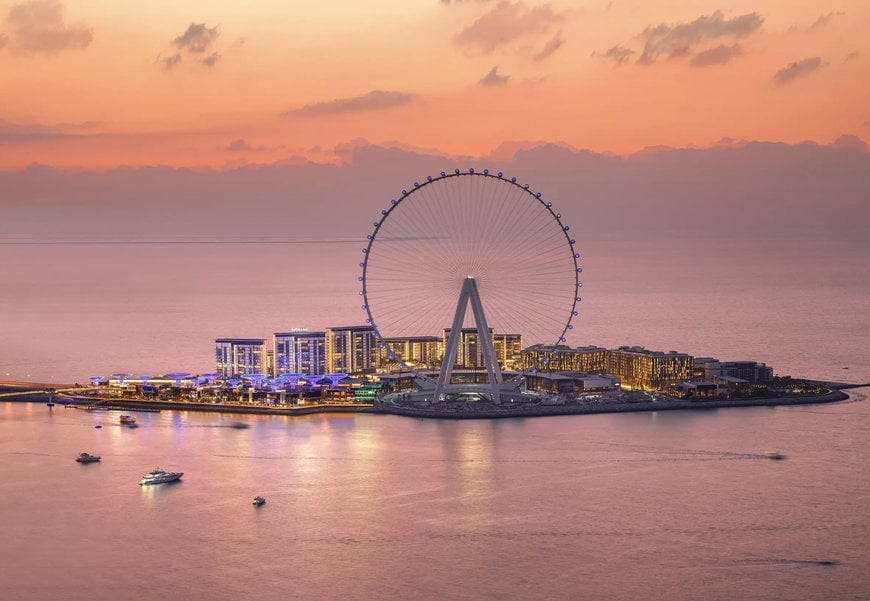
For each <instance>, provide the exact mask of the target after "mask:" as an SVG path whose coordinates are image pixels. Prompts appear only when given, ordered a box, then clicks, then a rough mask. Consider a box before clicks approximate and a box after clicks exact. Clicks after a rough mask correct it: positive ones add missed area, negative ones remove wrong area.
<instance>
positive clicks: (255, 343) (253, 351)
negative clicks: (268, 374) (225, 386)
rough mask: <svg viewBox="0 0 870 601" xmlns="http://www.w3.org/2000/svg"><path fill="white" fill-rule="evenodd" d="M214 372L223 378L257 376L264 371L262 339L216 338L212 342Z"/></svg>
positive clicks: (264, 353) (263, 344)
mask: <svg viewBox="0 0 870 601" xmlns="http://www.w3.org/2000/svg"><path fill="white" fill-rule="evenodd" d="M214 349H215V363H216V369H215V371H216V372H217V373H218V374H219V375H220V376H221V377H223V378H237V377H239V376H242V375H244V374H259V373H263V371H264V369H265V357H266V341H265V340H264V339H263V338H218V339H217V340H215V341H214Z"/></svg>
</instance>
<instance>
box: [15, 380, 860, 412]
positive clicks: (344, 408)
mask: <svg viewBox="0 0 870 601" xmlns="http://www.w3.org/2000/svg"><path fill="white" fill-rule="evenodd" d="M829 384H832V383H829ZM38 386H39V385H33V384H31V385H28V384H26V383H14V384H11V385H10V384H3V383H0V393H4V392H5V393H14V395H12V396H0V400H6V401H13V402H34V403H39V402H46V401H47V400H48V398H49V394H48V393H47V392H45V391H44V389H43V388H41V387H38ZM864 386H866V385H861V384H854V385H853V384H838V385H837V386H836V388H834V387H833V386H832V387H831V390H830V392H827V393H825V394H820V395H806V396H788V397H774V398H757V399H739V400H724V399H713V400H679V399H664V400H658V401H643V402H627V403H595V402H587V403H583V404H577V403H573V404H565V405H535V406H532V407H510V408H507V407H504V408H496V407H494V406H492V405H488V406H485V405H472V404H468V405H464V406H462V407H461V409H457V408H455V407H450V408H448V407H444V408H436V409H432V408H420V407H405V406H400V405H393V404H388V403H379V404H376V405H331V404H330V405H310V406H306V407H292V408H290V407H287V408H274V407H265V406H254V407H252V406H244V405H226V404H218V403H214V404H212V403H209V404H206V403H179V402H173V401H144V400H139V399H108V400H106V399H101V400H100V404H99V405H97V408H98V409H101V410H112V409H126V410H132V411H135V410H141V411H154V410H158V411H159V410H161V409H166V410H175V411H199V412H212V413H229V414H233V413H235V414H250V415H284V416H294V415H316V414H322V413H345V414H348V413H349V414H356V413H370V414H376V415H398V416H403V417H413V418H429V419H501V418H511V417H548V416H556V415H594V414H604V413H638V412H651V411H679V410H698V409H734V408H741V407H779V406H793V405H814V404H824V403H837V402H841V401H845V400H847V399H849V398H850V397H849V395H848V394H846V393H845V392H842V389H844V388H861V387H864ZM73 390H75V389H74V388H70V389H67V391H66V392H65V393H60V392H58V393H55V395H54V398H55V403H56V405H57V406H62V405H76V404H77V403H82V404H86V405H94V399H93V398H90V397H77V396H75V395H74V394H72V391H73Z"/></svg>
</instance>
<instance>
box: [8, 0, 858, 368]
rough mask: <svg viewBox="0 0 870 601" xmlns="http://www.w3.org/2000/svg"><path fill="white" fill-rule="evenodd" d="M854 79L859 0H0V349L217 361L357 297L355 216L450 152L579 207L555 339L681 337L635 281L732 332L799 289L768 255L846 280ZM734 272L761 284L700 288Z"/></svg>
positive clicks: (347, 308) (16, 358)
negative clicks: (693, 297)
mask: <svg viewBox="0 0 870 601" xmlns="http://www.w3.org/2000/svg"><path fill="white" fill-rule="evenodd" d="M868 82H870V3H868V2H867V1H866V0H841V1H838V2H834V3H832V2H828V1H826V2H800V3H798V2H794V1H793V0H753V1H749V0H747V1H743V0H734V1H730V2H727V1H706V0H704V1H700V0H685V1H682V2H665V1H661V2H651V1H648V0H623V1H620V0H614V1H605V0H594V1H589V2H562V1H551V2H537V1H532V0H492V1H486V0H465V1H457V0H452V1H449V2H448V1H439V0H425V1H423V0H372V1H370V2H366V3H362V2H348V1H342V2H339V1H338V0H319V1H318V2H295V1H288V0H280V1H277V0H276V1H271V0H258V1H257V2H242V1H236V0H211V1H208V2H206V1H199V0H186V1H184V2H178V1H177V0H153V1H152V2H149V3H147V4H142V3H134V2H128V1H115V2H106V1H105V0H24V1H20V0H11V1H9V0H0V283H2V284H3V285H2V286H0V339H2V340H3V342H4V348H5V349H7V350H6V351H5V355H3V356H0V367H2V366H3V365H6V366H7V368H6V369H5V370H4V371H3V373H7V372H9V373H13V372H14V373H21V374H23V376H22V377H27V375H28V374H29V373H35V372H33V371H32V370H33V369H35V368H34V367H33V366H35V365H43V367H44V368H45V369H48V370H50V371H51V373H54V372H57V373H60V372H59V371H58V370H61V369H64V367H63V366H67V368H66V369H67V371H69V370H70V369H72V368H70V367H69V365H71V363H70V361H71V359H70V357H73V356H75V357H78V359H79V362H80V363H81V364H82V366H80V367H77V368H76V369H77V370H80V371H87V370H88V369H91V368H88V367H86V365H92V366H94V367H92V369H97V367H96V365H98V364H100V365H101V364H102V363H101V362H105V361H108V360H110V359H111V360H112V361H115V364H114V365H116V366H117V368H118V369H126V367H125V366H129V369H133V366H141V368H142V369H148V370H153V369H157V368H156V367H149V366H151V365H153V363H151V362H149V361H150V358H154V357H158V356H159V357H164V355H165V353H166V352H167V351H166V348H167V345H166V339H173V338H172V337H173V336H175V337H176V338H174V340H178V341H179V342H178V347H177V349H178V352H179V353H180V354H181V355H185V356H189V357H191V358H192V357H194V356H196V357H199V358H198V359H196V360H195V361H194V360H193V359H191V361H192V363H193V364H194V365H187V364H186V360H185V359H184V358H183V357H174V356H173V357H164V358H165V359H166V361H167V362H169V363H171V364H172V365H174V366H177V369H176V368H171V369H176V371H177V370H178V369H205V367H202V366H205V365H207V364H208V363H209V362H210V357H211V351H212V348H211V343H212V340H213V339H214V338H215V337H220V336H251V335H253V336H259V335H265V334H264V333H268V332H274V331H278V330H281V329H284V328H288V327H291V326H293V325H306V324H307V325H310V324H323V325H329V324H332V325H335V324H342V323H343V324H347V325H350V324H353V323H358V322H359V321H360V319H362V317H361V316H360V313H359V311H360V309H359V305H358V296H357V293H358V289H359V283H358V276H359V271H358V267H357V265H358V263H359V261H360V257H361V255H360V250H361V249H360V246H361V245H362V243H364V242H365V239H366V236H367V235H368V234H370V233H371V231H372V224H373V220H375V219H379V218H380V215H381V212H382V211H383V210H384V208H385V207H389V206H390V199H394V198H397V197H398V196H399V195H400V194H401V191H402V189H404V188H410V187H411V186H412V185H413V183H414V181H417V180H421V181H422V179H423V178H425V177H426V176H427V175H437V174H438V173H439V172H441V171H448V170H450V171H452V170H453V169H461V170H468V169H470V168H475V169H477V170H483V169H485V168H488V169H490V172H493V173H494V172H497V171H503V172H504V173H505V174H506V175H508V176H513V177H516V178H517V180H518V181H519V182H521V183H523V184H529V186H530V190H532V191H534V192H536V193H537V192H540V193H542V194H543V198H545V199H547V200H548V201H552V202H553V206H554V209H555V210H558V211H559V212H560V214H561V215H562V221H563V222H564V223H565V224H567V225H569V226H570V227H571V232H572V235H574V236H576V238H577V241H578V245H577V246H578V249H579V250H580V251H581V252H582V253H583V259H582V266H583V268H584V278H585V281H584V283H585V284H586V286H585V288H584V290H585V291H586V294H584V297H586V298H585V300H584V303H585V306H586V307H587V310H586V313H585V314H586V315H587V317H586V318H585V320H586V321H581V323H580V324H578V326H579V327H578V328H576V329H574V330H573V332H572V334H571V336H572V338H571V340H570V342H571V344H580V343H584V344H600V343H603V342H606V343H608V344H610V343H611V342H616V341H617V339H618V341H619V343H631V344H635V343H642V344H648V345H650V346H651V347H652V348H658V347H659V345H660V344H661V345H665V343H664V342H662V341H670V340H673V341H684V340H685V339H686V336H687V333H686V330H685V321H686V320H685V317H681V316H679V315H675V319H674V322H673V324H675V325H673V327H671V326H668V327H671V330H672V331H670V332H667V331H665V330H666V329H667V328H664V326H663V327H662V328H649V327H647V322H646V321H644V320H643V319H641V321H640V322H634V321H632V319H633V318H634V317H638V316H636V315H635V313H638V311H639V309H638V306H640V305H636V303H640V304H642V303H643V300H642V298H643V297H636V296H635V287H640V288H642V287H643V286H644V285H647V286H662V287H664V288H666V289H670V287H671V286H676V288H675V289H680V288H679V287H680V285H683V286H685V287H687V288H688V289H690V290H692V291H693V293H694V291H695V290H697V291H698V294H703V302H701V303H698V306H700V307H702V308H703V315H704V316H705V317H704V318H703V319H707V317H706V316H709V315H716V316H725V317H726V318H727V319H725V321H724V322H723V323H726V322H727V323H733V322H734V321H735V320H737V321H740V320H743V319H744V318H746V319H748V321H746V324H748V325H747V328H748V330H749V331H750V332H751V331H753V329H754V326H753V325H752V324H753V323H755V322H753V321H752V320H753V319H755V320H761V321H762V322H764V321H765V320H766V319H767V318H765V317H764V315H767V314H769V310H770V307H768V303H766V301H761V300H758V299H764V298H768V297H770V298H775V299H777V300H776V301H775V302H774V303H773V305H775V307H777V308H780V309H781V308H782V307H788V306H790V305H789V303H790V302H797V301H799V300H801V299H802V298H803V296H802V295H801V294H800V293H798V294H795V293H794V292H793V290H792V288H787V289H785V288H783V286H779V287H778V286H777V285H776V284H775V282H773V281H772V280H775V279H776V277H780V279H781V280H782V279H783V278H784V281H785V280H787V281H788V282H792V281H797V282H800V281H801V279H802V278H804V277H811V275H809V274H812V273H828V272H829V271H830V272H831V273H834V274H837V277H838V278H839V279H837V280H836V284H835V285H833V286H834V288H835V289H833V290H832V297H831V298H832V299H837V298H840V297H841V296H842V293H843V292H844V291H849V290H852V289H853V288H852V287H853V284H854V285H855V286H858V288H857V290H859V292H858V293H850V294H852V296H849V298H853V297H854V298H858V299H863V298H864V297H863V296H862V294H863V293H861V292H860V290H863V288H861V287H860V285H864V283H865V282H867V281H870V279H868V277H870V276H868V272H867V268H866V267H865V266H866V265H867V264H868V261H867V258H868V257H870V238H868V237H867V231H870V203H868V199H870V148H868V144H867V142H868V141H870V85H868ZM227 242H231V243H232V244H227ZM315 242H316V243H318V244H312V243H315ZM68 243H69V244H68ZM163 243H168V244H163ZM200 243H206V244H200ZM659 266H660V267H659ZM782 266H786V267H787V269H786V268H782V269H781V267H782ZM804 266H807V268H806V269H808V270H809V271H807V272H806V273H805V271H804ZM723 270H725V272H726V273H725V275H722V274H723ZM812 270H815V271H812ZM717 274H718V275H717ZM770 274H773V276H770ZM570 275H571V277H574V274H573V273H572V274H570ZM605 276H608V277H611V276H612V278H613V280H612V281H613V282H617V283H619V284H620V285H624V286H625V287H626V290H627V291H626V292H625V294H624V295H623V296H619V295H618V294H617V295H614V293H613V291H612V290H611V291H610V292H608V288H607V286H606V284H607V282H606V281H605V279H606V278H605ZM769 276H770V277H769ZM774 276H776V277H774ZM745 281H752V282H760V283H761V284H763V283H765V282H771V283H770V288H769V289H768V290H766V291H765V290H762V289H759V290H757V291H756V292H754V293H753V294H754V297H753V298H754V299H755V300H758V302H757V303H756V304H757V305H759V307H760V308H759V309H758V310H756V309H754V308H751V307H749V306H748V305H745V304H740V303H738V305H736V306H732V305H731V304H730V303H729V301H728V298H729V296H728V294H719V293H716V292H714V291H715V290H717V286H719V289H720V290H721V287H722V286H726V283H727V282H737V283H738V284H740V285H743V283H745ZM52 282H54V283H56V285H54V286H52V285H51V283H52ZM155 282H161V284H160V285H158V286H155V285H154V283H155ZM780 283H781V282H780ZM761 284H759V285H761ZM789 285H791V284H789ZM799 289H800V287H799V286H798V290H799ZM46 290H50V294H46ZM209 290H210V291H211V292H205V293H203V291H209ZM766 294H767V295H768V296H765V295H766ZM846 296H848V295H846ZM620 299H623V300H624V301H625V302H624V303H623V304H621V305H620ZM741 301H742V299H741ZM747 302H748V301H747ZM596 303H597V304H596ZM841 304H842V303H841ZM857 304H858V305H859V304H860V302H859V303H857ZM616 306H621V307H624V308H625V309H626V312H624V313H622V314H620V313H619V312H618V311H616V309H614V308H613V307H616ZM849 306H852V305H849ZM856 306H857V305H856ZM143 307H144V308H143ZM134 308H135V310H133V309H134ZM777 310H778V309H777ZM734 311H738V313H737V314H736V317H733V319H732V317H729V316H734V315H735V314H734ZM826 311H827V312H829V313H830V314H831V315H830V316H832V318H833V317H837V316H843V315H851V313H849V312H848V311H847V310H844V309H843V308H842V307H841V308H839V309H838V308H837V305H836V302H835V301H834V300H832V301H831V302H829V303H828V304H825V305H824V306H818V307H816V306H813V307H812V308H811V309H806V308H805V307H804V306H803V305H802V306H801V307H799V308H797V309H794V310H782V311H779V312H781V313H782V314H783V315H787V316H788V317H789V319H792V320H793V321H792V322H789V324H788V325H786V326H783V327H782V328H780V329H782V330H783V331H787V332H798V331H801V330H800V326H801V324H804V323H815V322H816V321H818V319H820V317H821V313H824V312H826ZM775 312H776V310H775ZM326 313H328V315H326ZM809 313H812V315H810V314H809ZM777 314H778V313H777ZM149 315H150V317H149ZM747 316H748V317H747ZM830 316H829V317H830ZM862 316H863V312H861V314H860V315H859V314H858V312H857V311H856V312H855V315H854V316H853V317H854V318H853V317H849V318H848V319H846V320H845V323H847V324H852V323H864V322H863V321H861V320H862V319H864V320H865V321H866V318H864V317H862ZM810 318H812V319H810ZM149 319H150V321H149ZM596 320H597V321H596ZM729 320H730V321H729ZM814 320H815V321H814ZM119 324H120V325H119ZM584 324H585V325H584ZM595 324H598V325H597V326H596V325H595ZM318 327H319V326H318ZM844 327H846V326H844ZM849 327H851V326H849ZM731 330H732V329H731V328H725V329H724V330H723V329H721V328H720V329H716V330H715V331H713V330H710V331H706V330H705V331H703V332H702V331H701V330H698V332H696V333H697V335H698V336H699V338H698V340H696V341H695V342H694V343H692V344H690V341H687V342H686V344H687V345H689V346H686V347H684V346H683V344H682V343H681V342H673V348H680V349H684V348H685V349H686V350H690V351H693V352H698V351H703V352H717V353H718V352H719V350H721V351H722V352H727V353H731V354H734V355H739V354H740V353H737V352H732V351H735V349H737V350H739V349H740V348H741V346H740V345H742V344H743V343H744V342H743V339H742V338H741V337H740V336H742V334H740V335H738V334H739V332H738V333H734V332H737V330H734V331H731ZM692 331H693V332H694V330H692ZM830 331H831V332H835V331H836V328H834V327H832V328H831V329H830ZM57 332H61V333H63V335H62V336H60V337H55V338H54V339H61V338H62V339H64V340H68V341H72V343H74V344H75V345H76V346H75V348H67V349H63V348H60V347H58V348H56V349H54V350H51V351H49V350H47V347H46V345H45V344H44V341H45V340H47V339H48V338H47V337H49V336H54V334H56V333H57ZM118 332H126V338H125V337H119V336H118ZM157 332H162V334H160V335H157V334H156V333H157ZM620 332H622V334H620ZM727 332H731V338H729V339H728V340H730V342H727V341H725V338H728V336H727V335H726V333H727ZM747 336H748V335H747ZM167 337H169V338H167ZM85 338H89V339H92V341H93V345H92V348H90V349H89V350H87V353H89V354H87V355H86V356H84V355H83V356H81V357H79V354H80V353H81V352H82V351H81V348H79V346H78V341H79V340H82V339H85ZM720 341H721V342H720ZM716 344H720V345H721V347H716V346H715V345H716ZM729 345H730V346H729ZM666 346H667V347H669V348H670V346H671V342H668V343H667V345H666ZM775 346H776V347H777V348H779V347H780V346H782V345H779V344H776V345H775ZM786 346H788V345H786ZM792 346H794V347H795V348H797V349H798V350H795V352H796V353H799V352H802V351H800V349H801V348H803V343H802V342H800V343H795V344H793V345H792ZM865 346H866V345H865ZM798 347H799V348H798ZM717 348H718V349H719V350H716V349H717ZM705 349H707V350H705ZM793 350H794V349H793ZM136 352H140V353H141V355H142V356H141V357H136V356H133V355H131V353H136ZM48 355H51V356H48ZM729 356H730V355H729ZM758 359H760V360H763V359H764V357H758ZM790 361H791V360H789V359H785V358H783V359H781V361H780V362H781V363H782V364H783V365H786V367H788V366H789V365H798V363H797V362H790ZM845 364H846V363H844V365H845ZM9 366H12V367H9ZM102 369H103V368H102V367H100V368H99V370H102ZM106 369H116V368H115V367H111V368H110V367H107V368H106ZM136 369H139V367H136ZM168 369H169V368H168ZM838 369H839V368H838ZM78 373H79V371H76V374H73V375H71V376H70V377H79V376H78V375H77V374H78ZM853 373H854V372H853Z"/></svg>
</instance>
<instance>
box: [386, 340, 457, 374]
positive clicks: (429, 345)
mask: <svg viewBox="0 0 870 601" xmlns="http://www.w3.org/2000/svg"><path fill="white" fill-rule="evenodd" d="M384 342H386V343H387V344H388V345H389V347H390V349H392V350H393V352H394V353H396V354H397V355H398V356H399V357H401V359H402V361H405V362H407V363H409V364H413V365H421V366H425V367H434V366H436V365H440V364H441V357H443V356H444V340H443V339H441V338H439V337H438V336H409V337H406V338H387V339H385V340H384ZM395 363H396V361H395V360H391V359H390V357H389V351H388V350H387V349H386V348H379V349H378V362H377V364H378V365H379V366H387V365H390V364H395Z"/></svg>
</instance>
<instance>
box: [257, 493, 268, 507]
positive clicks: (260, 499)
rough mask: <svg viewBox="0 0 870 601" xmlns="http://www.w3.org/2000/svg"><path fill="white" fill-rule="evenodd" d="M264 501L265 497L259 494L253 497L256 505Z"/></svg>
mask: <svg viewBox="0 0 870 601" xmlns="http://www.w3.org/2000/svg"><path fill="white" fill-rule="evenodd" d="M265 502H266V497H261V496H259V495H258V496H256V497H254V505H257V506H258V507H259V506H260V505H262V504H263V503H265Z"/></svg>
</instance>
